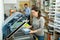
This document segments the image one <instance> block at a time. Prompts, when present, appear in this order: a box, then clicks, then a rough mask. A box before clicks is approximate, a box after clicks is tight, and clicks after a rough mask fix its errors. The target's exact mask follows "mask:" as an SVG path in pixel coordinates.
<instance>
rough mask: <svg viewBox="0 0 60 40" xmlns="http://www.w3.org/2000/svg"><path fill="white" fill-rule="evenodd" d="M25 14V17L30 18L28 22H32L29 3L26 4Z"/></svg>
mask: <svg viewBox="0 0 60 40" xmlns="http://www.w3.org/2000/svg"><path fill="white" fill-rule="evenodd" d="M24 12H25V16H26V17H27V18H28V20H30V13H31V9H30V8H29V7H28V4H27V3H25V4H24ZM29 24H30V22H29Z"/></svg>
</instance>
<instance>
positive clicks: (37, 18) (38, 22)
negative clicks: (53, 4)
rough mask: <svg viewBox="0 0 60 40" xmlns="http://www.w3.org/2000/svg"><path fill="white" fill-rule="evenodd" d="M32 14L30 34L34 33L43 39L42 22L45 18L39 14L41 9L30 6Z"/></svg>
mask: <svg viewBox="0 0 60 40" xmlns="http://www.w3.org/2000/svg"><path fill="white" fill-rule="evenodd" d="M32 15H33V22H32V26H30V27H29V28H32V29H33V30H31V31H30V33H31V34H35V35H36V36H37V37H38V40H44V30H43V29H44V24H45V20H44V18H43V17H42V16H41V11H39V10H38V8H37V7H34V8H32Z"/></svg>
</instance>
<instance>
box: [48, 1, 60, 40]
mask: <svg viewBox="0 0 60 40" xmlns="http://www.w3.org/2000/svg"><path fill="white" fill-rule="evenodd" d="M49 19H51V20H53V21H54V22H51V21H49V25H48V26H49V27H50V28H51V27H52V28H53V29H54V32H53V34H54V35H53V36H54V40H58V39H57V38H56V36H58V35H56V32H57V33H60V0H50V5H49ZM52 31H53V30H52Z"/></svg>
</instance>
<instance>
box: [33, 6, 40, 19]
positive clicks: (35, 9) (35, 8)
mask: <svg viewBox="0 0 60 40" xmlns="http://www.w3.org/2000/svg"><path fill="white" fill-rule="evenodd" d="M32 10H34V11H36V12H38V17H37V18H38V19H39V18H40V17H41V11H40V10H39V9H38V7H34V8H32Z"/></svg>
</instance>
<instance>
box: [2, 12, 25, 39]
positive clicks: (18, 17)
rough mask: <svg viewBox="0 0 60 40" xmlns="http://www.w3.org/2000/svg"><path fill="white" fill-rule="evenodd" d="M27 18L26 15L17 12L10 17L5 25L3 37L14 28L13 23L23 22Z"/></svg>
mask: <svg viewBox="0 0 60 40" xmlns="http://www.w3.org/2000/svg"><path fill="white" fill-rule="evenodd" d="M23 20H26V17H25V16H24V15H23V14H22V13H15V14H13V15H12V16H10V17H8V18H7V19H6V20H5V22H4V25H3V28H2V31H3V39H4V38H6V37H7V35H9V34H10V33H11V32H12V31H13V30H11V27H12V25H14V23H16V22H22V21H23Z"/></svg>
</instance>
